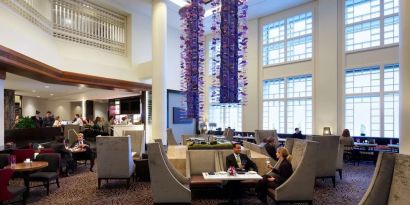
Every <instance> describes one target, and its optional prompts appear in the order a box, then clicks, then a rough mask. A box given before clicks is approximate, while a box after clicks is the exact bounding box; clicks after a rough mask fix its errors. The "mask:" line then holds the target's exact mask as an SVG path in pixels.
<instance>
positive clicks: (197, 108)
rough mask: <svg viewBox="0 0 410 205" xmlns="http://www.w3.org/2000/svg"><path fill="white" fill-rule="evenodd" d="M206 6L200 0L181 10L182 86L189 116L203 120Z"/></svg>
mask: <svg viewBox="0 0 410 205" xmlns="http://www.w3.org/2000/svg"><path fill="white" fill-rule="evenodd" d="M204 12H205V10H204V8H203V5H202V3H201V1H200V0H192V2H191V4H189V5H187V6H184V7H182V8H181V9H180V10H179V15H180V17H181V27H182V28H181V29H182V34H181V41H182V43H181V46H180V47H181V50H182V52H181V60H182V61H181V65H180V67H181V79H182V81H181V87H182V90H183V91H184V92H185V93H186V104H187V117H189V118H196V119H198V120H199V121H202V116H203V111H204V61H205V59H204V41H205V38H204V25H203V17H204Z"/></svg>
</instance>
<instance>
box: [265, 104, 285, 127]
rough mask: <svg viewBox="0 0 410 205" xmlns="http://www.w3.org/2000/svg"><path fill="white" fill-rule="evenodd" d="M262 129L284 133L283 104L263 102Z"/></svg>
mask: <svg viewBox="0 0 410 205" xmlns="http://www.w3.org/2000/svg"><path fill="white" fill-rule="evenodd" d="M263 129H264V130H272V129H276V130H277V131H278V132H279V133H284V132H285V102H284V101H277V100H275V101H264V102H263Z"/></svg>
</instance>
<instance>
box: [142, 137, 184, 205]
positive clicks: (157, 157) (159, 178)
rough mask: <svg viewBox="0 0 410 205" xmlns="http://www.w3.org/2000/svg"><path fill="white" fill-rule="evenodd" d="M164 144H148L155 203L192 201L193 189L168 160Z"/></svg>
mask: <svg viewBox="0 0 410 205" xmlns="http://www.w3.org/2000/svg"><path fill="white" fill-rule="evenodd" d="M167 160H168V158H167V157H166V155H165V153H164V151H163V149H162V145H160V144H159V143H149V144H148V163H149V172H150V178H151V190H152V195H153V198H154V203H178V204H181V203H186V204H190V203H191V190H190V188H189V187H188V186H187V185H185V183H186V182H187V179H186V178H185V177H183V176H182V175H180V174H176V175H175V173H176V172H177V171H176V170H175V169H174V167H173V166H170V163H169V162H167Z"/></svg>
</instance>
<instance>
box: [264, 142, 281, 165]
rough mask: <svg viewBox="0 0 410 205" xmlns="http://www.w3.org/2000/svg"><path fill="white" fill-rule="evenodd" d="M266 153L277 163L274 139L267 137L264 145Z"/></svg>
mask: <svg viewBox="0 0 410 205" xmlns="http://www.w3.org/2000/svg"><path fill="white" fill-rule="evenodd" d="M264 147H265V149H266V152H268V154H269V156H270V157H271V158H272V159H274V160H276V161H278V157H277V156H276V146H275V138H273V137H268V138H267V139H266V144H265V145H264Z"/></svg>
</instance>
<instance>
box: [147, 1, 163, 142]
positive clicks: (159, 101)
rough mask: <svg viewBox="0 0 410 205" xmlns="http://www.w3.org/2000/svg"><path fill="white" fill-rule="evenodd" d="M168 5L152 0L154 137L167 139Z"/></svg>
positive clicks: (150, 138)
mask: <svg viewBox="0 0 410 205" xmlns="http://www.w3.org/2000/svg"><path fill="white" fill-rule="evenodd" d="M166 51H167V6H166V3H165V1H164V0H153V1H152V67H153V72H152V136H147V141H152V140H153V139H162V140H163V141H164V142H166V141H165V139H166V122H167V121H166V117H167V108H166V106H167V103H166V100H167V98H166V82H165V79H166V78H165V71H166V70H165V69H166V59H167V52H166Z"/></svg>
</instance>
